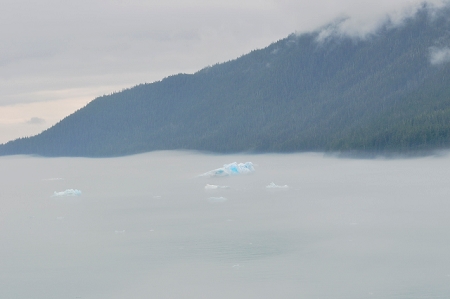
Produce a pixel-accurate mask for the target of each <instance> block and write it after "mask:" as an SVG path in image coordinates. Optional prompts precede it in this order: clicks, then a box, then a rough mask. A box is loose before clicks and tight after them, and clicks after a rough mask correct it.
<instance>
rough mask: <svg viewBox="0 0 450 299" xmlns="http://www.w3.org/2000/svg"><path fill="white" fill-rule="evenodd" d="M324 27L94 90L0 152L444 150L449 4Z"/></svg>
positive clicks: (447, 142)
mask: <svg viewBox="0 0 450 299" xmlns="http://www.w3.org/2000/svg"><path fill="white" fill-rule="evenodd" d="M333 26H336V24H334V25H330V26H329V28H325V29H326V30H329V31H333V30H332V28H333ZM323 30H324V28H322V29H321V30H318V31H316V32H311V33H307V34H301V35H297V34H292V35H290V36H288V37H287V38H285V39H282V40H280V41H278V42H275V43H273V44H271V45H270V46H268V47H267V48H264V49H260V50H255V51H252V52H250V53H248V54H246V55H243V56H242V57H239V58H237V59H235V60H232V61H228V62H225V63H220V64H217V65H214V66H210V67H206V68H204V69H202V70H200V71H198V72H197V73H195V74H178V75H174V76H170V77H168V78H165V79H163V80H161V81H158V82H154V83H151V84H141V85H138V86H135V87H133V88H130V89H127V90H123V91H121V92H117V93H114V94H111V95H105V96H101V97H99V98H97V99H95V100H94V101H92V102H91V103H89V104H88V105H87V106H86V107H84V108H82V109H80V110H78V111H76V112H75V113H73V114H72V115H70V116H68V117H66V118H65V119H63V120H62V121H60V122H59V123H58V124H56V125H55V126H53V127H51V128H49V129H48V130H46V131H44V132H42V133H41V134H39V135H36V136H33V137H29V138H21V139H17V140H14V141H11V142H8V143H6V144H4V145H1V146H0V154H1V155H9V154H37V155H43V156H91V157H102V156H120V155H128V154H135V153H140V152H146V151H154V150H171V149H188V150H202V151H212V152H218V153H233V152H299V151H333V152H340V151H362V152H373V153H385V152H400V153H404V152H412V151H422V150H433V149H441V148H448V147H450V9H449V8H443V9H441V10H439V11H435V10H433V12H432V13H431V12H430V10H429V9H428V8H427V7H423V9H421V10H420V11H419V12H418V13H417V14H416V15H415V16H414V17H411V18H408V19H406V20H405V21H404V22H403V23H402V24H401V25H396V26H393V25H392V24H389V23H387V24H385V25H384V26H383V27H381V28H380V29H379V30H378V31H377V32H375V33H373V34H371V35H370V36H368V37H366V38H355V37H348V36H345V35H342V34H330V35H329V36H327V37H323V35H321V32H322V33H323V32H324V31H323Z"/></svg>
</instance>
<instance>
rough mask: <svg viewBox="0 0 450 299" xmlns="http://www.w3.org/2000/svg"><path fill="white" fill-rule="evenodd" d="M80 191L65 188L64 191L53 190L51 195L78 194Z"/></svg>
mask: <svg viewBox="0 0 450 299" xmlns="http://www.w3.org/2000/svg"><path fill="white" fill-rule="evenodd" d="M80 195H81V191H80V190H77V189H67V190H66V191H61V192H56V191H55V192H53V196H80Z"/></svg>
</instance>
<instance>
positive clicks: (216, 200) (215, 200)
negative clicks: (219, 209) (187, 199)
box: [208, 197, 227, 202]
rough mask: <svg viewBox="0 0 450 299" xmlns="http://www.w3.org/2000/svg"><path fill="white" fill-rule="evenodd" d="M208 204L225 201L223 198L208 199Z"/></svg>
mask: <svg viewBox="0 0 450 299" xmlns="http://www.w3.org/2000/svg"><path fill="white" fill-rule="evenodd" d="M208 200H209V201H210V202H224V201H226V200H227V199H226V198H225V197H210V198H208Z"/></svg>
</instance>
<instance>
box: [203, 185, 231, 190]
mask: <svg viewBox="0 0 450 299" xmlns="http://www.w3.org/2000/svg"><path fill="white" fill-rule="evenodd" d="M217 189H230V187H229V186H219V185H210V184H206V186H205V190H217Z"/></svg>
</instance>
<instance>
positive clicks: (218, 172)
mask: <svg viewBox="0 0 450 299" xmlns="http://www.w3.org/2000/svg"><path fill="white" fill-rule="evenodd" d="M254 171H255V168H254V167H253V163H252V162H245V163H239V164H238V163H236V162H233V163H230V164H224V165H223V167H222V168H217V169H214V170H211V171H208V172H205V173H204V174H202V175H200V176H207V177H222V176H230V175H237V174H246V173H251V172H254Z"/></svg>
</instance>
